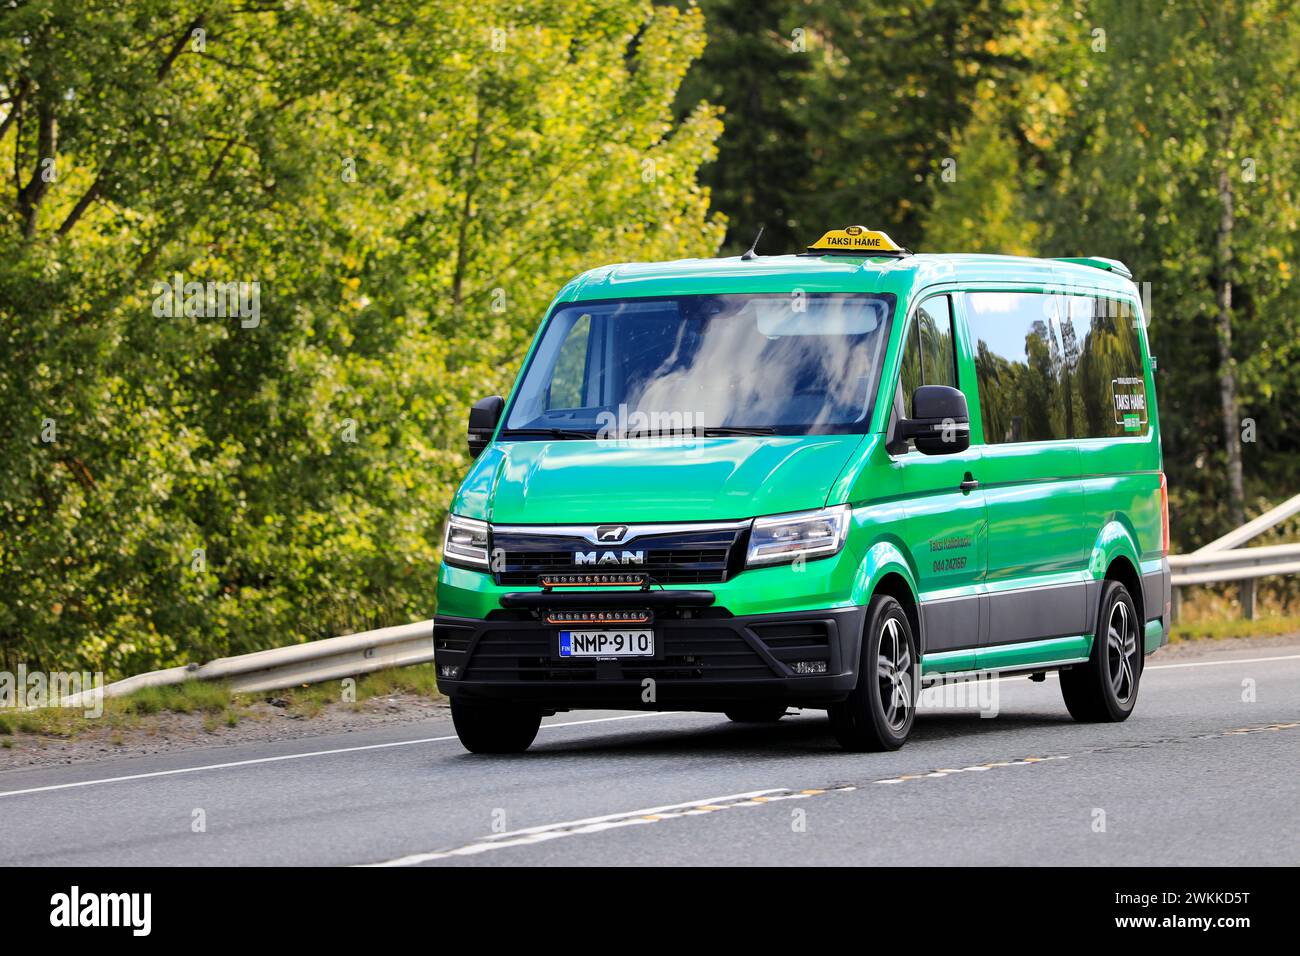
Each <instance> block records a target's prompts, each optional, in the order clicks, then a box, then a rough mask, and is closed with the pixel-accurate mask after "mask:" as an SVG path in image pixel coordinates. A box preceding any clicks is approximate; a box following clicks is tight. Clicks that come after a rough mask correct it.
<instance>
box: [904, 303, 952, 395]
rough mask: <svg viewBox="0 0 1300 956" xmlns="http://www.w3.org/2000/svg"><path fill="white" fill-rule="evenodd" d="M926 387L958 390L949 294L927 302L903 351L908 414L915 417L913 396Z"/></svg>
mask: <svg viewBox="0 0 1300 956" xmlns="http://www.w3.org/2000/svg"><path fill="white" fill-rule="evenodd" d="M922 385H950V386H952V387H953V388H956V387H957V352H956V349H955V348H954V346H953V338H952V301H951V299H950V298H949V297H948V296H946V295H937V296H933V297H932V298H929V299H926V300H925V301H924V302H923V303H921V305H920V306H919V307H918V308H917V310H916V315H915V317H914V318H913V320H912V325H911V328H909V329H908V331H907V344H906V346H905V347H904V349H903V372H902V375H901V376H900V377H899V388H900V390H901V391H902V393H903V394H902V400H903V409H904V415H905V416H906V417H910V416H911V415H912V393H913V392H914V391H916V389H917V388H919V387H920V386H922Z"/></svg>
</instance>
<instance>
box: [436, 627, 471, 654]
mask: <svg viewBox="0 0 1300 956" xmlns="http://www.w3.org/2000/svg"><path fill="white" fill-rule="evenodd" d="M473 639H474V629H473V628H472V627H461V626H459V625H455V624H438V625H435V626H434V628H433V649H434V650H435V651H456V652H458V653H464V652H465V651H467V650H469V644H470V641H472V640H473Z"/></svg>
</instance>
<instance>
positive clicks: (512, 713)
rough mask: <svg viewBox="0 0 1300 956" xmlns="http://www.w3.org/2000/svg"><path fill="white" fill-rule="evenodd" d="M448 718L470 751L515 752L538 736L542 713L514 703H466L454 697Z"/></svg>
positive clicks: (518, 751) (483, 752)
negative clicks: (449, 717)
mask: <svg viewBox="0 0 1300 956" xmlns="http://www.w3.org/2000/svg"><path fill="white" fill-rule="evenodd" d="M451 722H452V724H453V725H454V726H455V728H456V736H457V737H459V738H460V742H461V746H463V747H464V748H465V749H466V750H468V751H469V752H470V753H473V754H518V753H523V752H524V751H525V750H527V749H528V747H529V745H530V744H532V742H533V739H534V738H535V737H536V736H537V729H538V728H539V727H540V726H541V724H542V714H541V711H538V710H533V709H531V708H527V707H519V706H517V705H514V704H481V703H477V704H467V703H463V702H461V701H460V700H459V699H458V698H455V697H453V698H452V699H451Z"/></svg>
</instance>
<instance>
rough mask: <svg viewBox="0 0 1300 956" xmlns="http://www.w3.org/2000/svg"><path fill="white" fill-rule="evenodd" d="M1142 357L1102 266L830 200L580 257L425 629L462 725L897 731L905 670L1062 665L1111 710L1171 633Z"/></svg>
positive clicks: (520, 730) (1146, 359) (1131, 308)
mask: <svg viewBox="0 0 1300 956" xmlns="http://www.w3.org/2000/svg"><path fill="white" fill-rule="evenodd" d="M1153 365H1154V363H1153V361H1152V359H1151V357H1150V354H1149V351H1148V347H1147V339H1146V331H1145V321H1144V313H1143V309H1142V303H1141V300H1140V297H1139V295H1138V290H1137V288H1136V287H1135V285H1134V283H1133V281H1132V278H1131V275H1130V273H1129V271H1128V270H1127V269H1126V268H1125V267H1124V265H1123V264H1121V263H1119V262H1116V261H1114V260H1109V259H1100V258H1078V259H1068V260H1059V259H1057V260H1046V259H1029V258H1017V257H1010V256H990V255H922V254H912V253H911V252H909V251H908V250H906V249H903V248H901V247H899V246H898V245H896V244H895V243H894V242H892V241H891V240H890V238H889V237H888V236H887V235H885V234H884V233H881V232H875V231H871V230H868V229H865V228H863V227H861V226H850V227H848V228H847V229H839V230H833V231H831V232H828V233H827V234H826V235H825V236H823V237H822V238H821V239H820V240H818V241H817V242H815V243H814V244H813V245H812V246H810V247H808V250H807V252H805V253H803V254H800V255H782V256H755V255H753V254H752V252H751V253H746V254H745V255H744V256H740V257H736V258H722V259H704V260H698V259H690V260H685V261H680V262H669V263H648V264H626V265H617V266H607V267H604V268H600V269H593V270H592V271H590V272H586V273H584V274H582V275H580V276H578V277H577V278H576V279H574V280H573V281H572V282H570V283H569V284H568V285H566V286H565V287H564V288H563V289H562V290H561V291H560V293H559V295H557V296H556V298H555V301H554V303H553V304H552V305H551V307H550V310H549V312H548V314H547V316H546V319H545V321H544V322H543V323H542V326H541V329H540V331H539V332H538V334H537V336H536V339H535V340H534V342H533V344H532V347H531V349H530V350H529V353H528V355H527V358H526V360H525V362H524V364H523V370H522V372H521V373H520V375H519V378H518V381H517V382H516V383H515V386H514V389H513V391H512V393H511V394H510V396H509V397H508V398H506V399H502V398H501V397H499V396H494V397H491V398H487V399H484V400H482V401H480V402H478V403H477V404H476V405H475V406H474V408H473V409H472V410H471V411H470V416H469V447H470V452H471V455H472V456H473V457H474V461H473V465H472V467H471V468H470V471H469V474H468V475H467V476H466V478H465V480H464V482H463V483H462V484H461V486H460V488H459V489H458V490H457V491H456V494H455V497H454V499H453V500H452V503H451V509H450V515H449V517H448V521H447V528H446V535H445V539H444V543H443V557H442V567H441V571H440V574H439V583H438V607H437V615H436V618H435V626H434V651H435V657H436V667H437V674H438V682H439V686H440V687H441V688H442V690H443V691H444V692H445V693H446V694H447V695H448V696H449V697H450V698H451V707H452V717H453V720H454V723H455V726H456V731H457V734H458V735H459V737H460V739H461V741H462V742H463V744H464V745H465V746H466V748H468V749H469V750H471V751H474V752H478V753H508V752H517V751H522V750H524V749H526V748H527V747H528V746H529V745H530V744H531V743H532V741H533V738H534V737H535V735H536V733H537V729H538V725H539V721H540V720H541V718H542V717H543V716H545V715H549V714H553V713H556V712H558V711H567V710H572V709H577V708H627V709H640V710H702V711H720V712H722V713H725V714H726V715H727V716H728V717H730V718H732V719H733V720H739V721H775V720H777V719H779V718H780V717H781V715H782V714H784V713H785V712H786V708H787V707H790V706H796V707H804V708H824V709H826V710H827V711H828V712H829V714H830V726H831V729H832V731H833V732H834V734H835V736H836V737H837V739H838V740H839V741H840V743H841V744H842V745H843V746H844V747H846V748H849V749H852V750H885V749H896V748H898V747H900V746H902V744H903V742H904V741H905V740H906V739H907V737H908V734H909V733H910V732H911V730H912V726H913V722H914V720H915V711H916V703H917V699H918V695H919V692H920V690H921V689H922V688H923V687H924V686H926V685H927V684H929V683H931V682H934V681H944V680H948V679H950V678H970V677H976V676H982V675H987V674H1007V673H1024V674H1027V675H1032V676H1035V677H1041V675H1042V674H1044V673H1045V672H1047V671H1053V670H1054V671H1059V672H1060V685H1061V690H1062V692H1063V695H1064V697H1065V706H1066V707H1067V708H1068V709H1069V712H1070V713H1071V714H1072V715H1073V716H1074V717H1075V718H1077V719H1079V720H1085V721H1119V720H1124V719H1125V718H1126V717H1128V715H1129V714H1130V713H1131V712H1132V710H1133V706H1134V703H1135V702H1136V700H1137V694H1138V685H1139V683H1140V681H1141V676H1142V666H1143V660H1144V658H1145V656H1146V655H1147V654H1150V653H1151V652H1153V651H1155V650H1156V649H1158V648H1159V647H1160V646H1161V645H1162V644H1164V643H1165V642H1166V641H1167V640H1168V632H1169V612H1170V579H1169V564H1168V561H1167V559H1166V556H1167V553H1168V545H1169V519H1168V505H1167V495H1166V488H1165V479H1164V474H1163V471H1162V463H1161V453H1160V431H1159V425H1158V422H1157V415H1156V401H1155V388H1154V381H1153V376H1152V370H1153Z"/></svg>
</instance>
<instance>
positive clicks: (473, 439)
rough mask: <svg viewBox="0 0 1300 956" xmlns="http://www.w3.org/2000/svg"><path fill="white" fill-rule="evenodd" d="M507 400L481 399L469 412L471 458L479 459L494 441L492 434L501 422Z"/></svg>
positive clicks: (490, 397) (499, 397) (496, 398)
mask: <svg viewBox="0 0 1300 956" xmlns="http://www.w3.org/2000/svg"><path fill="white" fill-rule="evenodd" d="M505 407H506V400H505V399H504V398H502V397H501V396H500V395H491V396H489V397H488V398H480V399H479V400H478V401H477V402H475V403H474V404H473V406H471V408H470V410H469V457H471V458H477V457H478V456H479V455H481V454H483V449H484V448H486V447H487V446H488V442H490V441H491V440H492V433H493V432H494V431H496V430H497V422H499V421H501V412H502V410H503V409H504V408H505Z"/></svg>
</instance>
